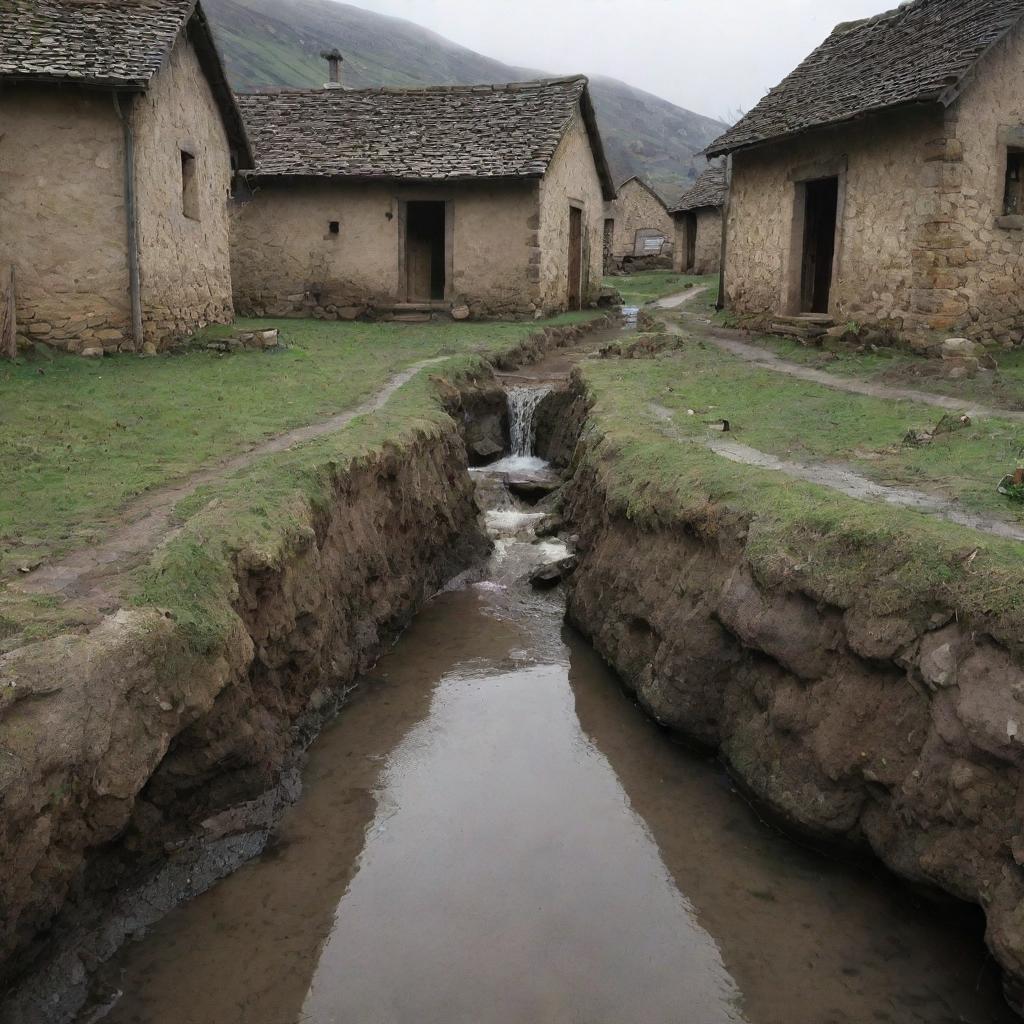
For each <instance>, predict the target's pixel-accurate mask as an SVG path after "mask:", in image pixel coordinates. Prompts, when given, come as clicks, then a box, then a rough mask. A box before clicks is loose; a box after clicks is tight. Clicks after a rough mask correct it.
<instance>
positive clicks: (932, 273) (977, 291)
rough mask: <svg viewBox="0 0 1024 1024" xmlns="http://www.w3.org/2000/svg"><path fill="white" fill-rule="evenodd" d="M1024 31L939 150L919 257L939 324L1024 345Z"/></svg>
mask: <svg viewBox="0 0 1024 1024" xmlns="http://www.w3.org/2000/svg"><path fill="white" fill-rule="evenodd" d="M1022 61H1024V33H1022V32H1021V31H1020V30H1019V29H1018V30H1017V31H1016V32H1014V33H1013V34H1011V35H1010V36H1009V37H1007V38H1006V39H1004V40H1003V41H1002V42H1001V43H999V44H998V45H997V46H996V47H995V48H994V49H993V50H992V51H991V52H990V53H989V54H988V55H987V56H986V57H985V59H984V62H983V63H982V65H981V66H980V73H979V74H978V75H977V76H976V78H975V79H974V80H972V81H971V82H970V83H969V84H968V85H967V87H966V89H965V91H964V93H963V96H962V97H961V99H960V101H959V102H958V103H957V104H955V105H954V106H953V107H951V108H950V110H949V112H948V114H947V118H946V126H945V127H946V130H945V132H944V135H943V137H941V138H940V139H939V140H937V142H936V145H935V146H934V147H933V152H932V154H931V155H932V157H933V159H934V168H935V169H934V172H933V181H934V184H935V194H934V199H933V209H934V211H935V215H934V217H933V218H932V221H931V222H930V223H929V224H928V225H927V228H928V232H929V233H928V236H927V237H926V238H925V239H923V240H922V245H921V246H920V252H919V254H918V260H919V272H920V275H921V277H922V287H927V288H928V289H930V291H931V295H930V296H929V297H928V299H929V302H928V305H927V307H926V310H925V312H926V313H927V314H928V316H929V318H930V322H931V325H932V326H933V327H935V328H937V329H942V330H947V331H953V332H955V333H957V334H964V335H966V336H968V337H971V338H975V339H978V340H982V341H996V342H1001V343H1003V344H1007V345H1008V344H1020V343H1021V341H1022V340H1024V218H1020V217H1017V218H1011V219H1006V218H1003V217H1002V214H1003V192H1004V184H1005V175H1006V150H1007V143H1008V141H1011V142H1012V144H1013V145H1015V146H1017V147H1020V146H1022V145H1024V65H1022Z"/></svg>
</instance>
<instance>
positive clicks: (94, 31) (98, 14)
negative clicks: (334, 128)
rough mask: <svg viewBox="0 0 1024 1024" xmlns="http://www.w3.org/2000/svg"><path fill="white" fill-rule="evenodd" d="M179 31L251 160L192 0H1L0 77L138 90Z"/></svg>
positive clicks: (209, 37)
mask: <svg viewBox="0 0 1024 1024" xmlns="http://www.w3.org/2000/svg"><path fill="white" fill-rule="evenodd" d="M183 31H188V33H189V39H190V40H191V42H192V44H193V45H194V46H195V48H196V51H197V53H198V55H199V59H200V62H201V63H202V66H203V71H204V73H205V74H206V76H207V79H208V80H209V82H210V86H211V88H212V89H213V92H214V94H215V96H216V98H217V102H218V104H219V106H220V108H221V113H222V115H223V117H224V123H225V125H226V127H227V129H228V133H229V135H230V136H231V137H232V141H233V142H234V144H235V146H236V148H237V149H238V151H239V154H240V159H242V161H243V164H245V165H250V166H251V151H250V149H249V143H248V140H247V138H246V135H245V128H244V126H243V124H242V119H241V116H240V115H239V112H238V107H237V105H236V104H235V99H234V94H233V93H232V91H231V87H230V86H229V85H228V80H227V76H226V74H225V73H224V66H223V62H222V60H221V57H220V54H219V52H218V50H217V46H216V43H215V42H214V39H213V34H212V32H211V30H210V26H209V23H208V21H207V20H206V16H205V14H204V13H203V10H202V7H201V6H200V4H199V3H198V2H197V0H0V82H3V81H38V82H54V83H65V84H66V83H73V84H76V85H81V86H83V87H87V88H109V89H119V90H126V91H144V90H146V89H147V88H148V87H149V83H150V82H151V81H152V79H153V76H154V75H156V73H157V72H158V71H159V70H160V69H161V67H163V65H164V62H165V61H166V59H167V57H168V55H169V54H170V52H171V50H172V49H173V47H174V44H175V42H176V41H177V39H178V37H179V36H180V35H181V33H182V32H183Z"/></svg>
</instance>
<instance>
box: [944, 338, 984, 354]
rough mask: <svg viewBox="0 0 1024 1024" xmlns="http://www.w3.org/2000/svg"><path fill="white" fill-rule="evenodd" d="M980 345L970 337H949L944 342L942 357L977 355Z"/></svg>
mask: <svg viewBox="0 0 1024 1024" xmlns="http://www.w3.org/2000/svg"><path fill="white" fill-rule="evenodd" d="M977 351H978V346H977V345H976V344H975V343H974V342H973V341H971V340H970V338H947V339H946V340H945V341H944V342H943V343H942V357H943V358H944V359H945V358H947V357H949V358H956V357H957V356H973V355H976V354H977Z"/></svg>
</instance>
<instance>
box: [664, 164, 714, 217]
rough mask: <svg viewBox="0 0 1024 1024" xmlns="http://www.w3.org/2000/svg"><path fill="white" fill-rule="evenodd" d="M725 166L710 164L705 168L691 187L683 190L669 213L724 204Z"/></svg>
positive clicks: (685, 211) (686, 211)
mask: <svg viewBox="0 0 1024 1024" xmlns="http://www.w3.org/2000/svg"><path fill="white" fill-rule="evenodd" d="M725 191H726V183H725V168H724V167H723V166H722V165H721V164H712V165H711V166H710V167H708V168H706V169H705V170H704V171H703V172H702V173H701V175H700V177H699V178H698V179H697V180H696V181H695V182H694V183H693V188H691V189H690V190H689V191H687V192H684V193H683V194H682V195H681V196H680V197H679V200H678V201H677V202H676V204H675V205H674V206H671V207H669V211H668V212H669V213H688V212H689V211H690V210H702V209H705V208H706V207H709V206H712V207H719V206H723V205H725Z"/></svg>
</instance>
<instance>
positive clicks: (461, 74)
mask: <svg viewBox="0 0 1024 1024" xmlns="http://www.w3.org/2000/svg"><path fill="white" fill-rule="evenodd" d="M205 7H206V9H207V11H208V12H209V14H210V16H211V18H212V19H213V22H214V25H215V27H216V29H217V34H218V39H219V42H220V44H221V48H222V49H223V51H224V55H225V58H226V60H227V64H228V71H229V73H230V75H231V79H232V82H233V84H234V86H235V88H236V89H239V90H256V89H264V88H268V87H275V86H315V85H322V84H323V81H324V78H325V76H326V65H325V64H324V62H323V61H322V60H321V59H320V53H321V51H322V50H324V49H330V48H332V47H335V46H337V47H338V49H339V50H341V52H342V53H343V54H344V55H345V67H344V73H345V82H346V84H347V85H350V86H352V87H354V88H363V87H367V86H375V85H424V84H444V83H462V84H471V83H475V82H510V81H516V80H519V79H524V78H536V77H541V76H543V75H544V74H545V72H539V71H536V70H532V69H528V68H516V67H511V66H509V65H507V64H502V63H500V62H499V61H495V60H491V59H490V58H488V57H484V56H482V55H481V54H478V53H474V52H473V51H472V50H469V49H466V48H465V47H462V46H458V45H456V44H455V43H452V42H450V41H449V40H447V39H444V38H442V37H441V36H439V35H437V34H436V33H434V32H430V31H429V30H427V29H425V28H422V27H421V26H419V25H415V24H413V23H412V22H409V21H402V20H400V19H397V18H389V17H385V16H383V15H380V14H375V13H372V12H370V11H365V10H363V9H361V8H359V7H353V6H351V5H350V4H342V3H335V2H333V0H206V2H205ZM579 70H582V69H578V68H561V69H559V72H560V73H570V72H576V71H579ZM591 85H592V90H593V96H594V105H595V107H596V108H597V112H598V117H599V119H600V122H601V130H602V134H603V135H604V140H605V146H606V148H607V151H608V158H609V161H610V163H611V165H612V173H613V175H614V177H615V180H616V181H623V180H625V179H626V178H628V177H630V176H631V175H633V174H639V175H641V176H643V177H645V178H647V179H648V180H649V181H650V182H651V183H652V184H653V185H654V186H655V188H657V189H658V190H659V191H660V192H662V194H663V195H664V196H665V198H666V199H670V200H671V199H675V198H676V197H677V196H678V195H679V194H680V193H681V192H682V191H683V190H684V189H686V188H688V187H689V185H690V184H691V183H692V181H693V179H694V178H695V177H696V176H697V174H699V173H700V171H701V170H702V169H703V168H704V166H705V161H704V158H703V157H699V156H695V154H696V153H698V152H699V151H700V150H701V149H702V148H703V147H704V146H706V145H707V144H708V143H709V142H710V141H711V140H712V139H714V138H715V137H716V136H718V135H719V134H721V131H722V127H723V126H722V125H721V124H720V123H719V122H718V121H715V120H713V119H712V118H708V117H703V116H702V115H700V114H695V113H693V112H692V111H689V110H684V109H683V108H682V107H677V106H675V105H674V104H672V103H669V102H668V101H666V100H663V99H659V98H658V97H657V96H652V95H651V94H650V93H646V92H643V91H641V90H639V89H634V88H633V87H632V86H629V85H626V84H625V83H624V82H619V81H616V80H615V79H612V78H603V77H593V78H592V79H591Z"/></svg>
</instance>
